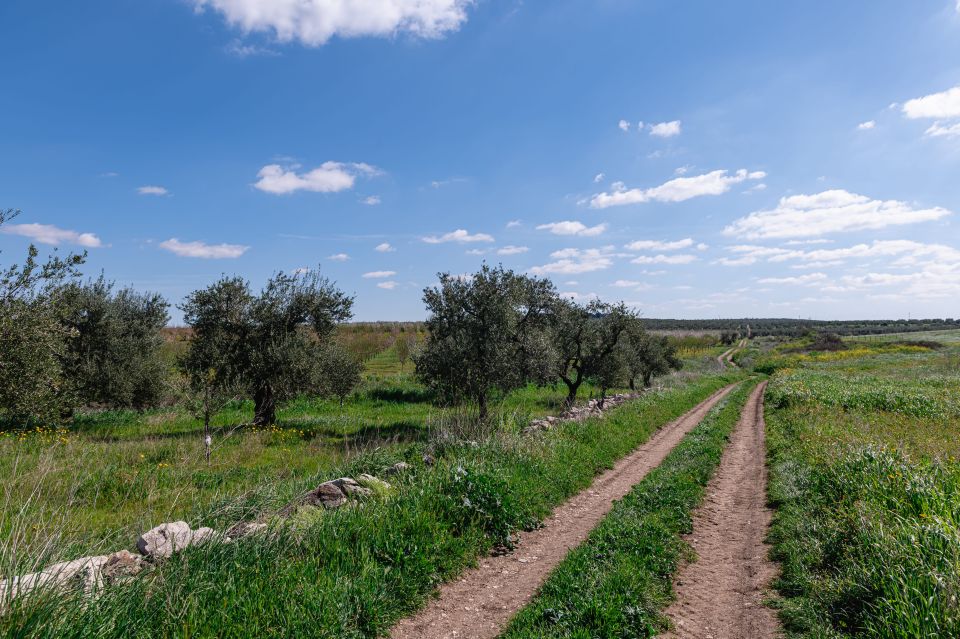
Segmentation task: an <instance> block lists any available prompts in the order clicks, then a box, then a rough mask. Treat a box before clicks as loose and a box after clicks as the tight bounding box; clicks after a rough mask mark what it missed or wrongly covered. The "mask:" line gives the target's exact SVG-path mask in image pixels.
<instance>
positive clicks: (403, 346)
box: [393, 334, 412, 372]
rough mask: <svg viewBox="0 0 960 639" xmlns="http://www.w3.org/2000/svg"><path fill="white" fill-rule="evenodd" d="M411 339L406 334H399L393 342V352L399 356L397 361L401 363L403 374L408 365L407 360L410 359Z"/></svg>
mask: <svg viewBox="0 0 960 639" xmlns="http://www.w3.org/2000/svg"><path fill="white" fill-rule="evenodd" d="M411 339H412V338H411V337H408V336H407V335H405V334H399V335H397V337H396V339H394V340H393V351H394V352H395V353H396V354H397V361H399V362H400V371H401V372H403V369H404V367H405V366H406V365H407V360H408V359H410V350H411V349H410V341H411Z"/></svg>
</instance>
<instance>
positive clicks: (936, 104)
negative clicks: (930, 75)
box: [902, 86, 960, 120]
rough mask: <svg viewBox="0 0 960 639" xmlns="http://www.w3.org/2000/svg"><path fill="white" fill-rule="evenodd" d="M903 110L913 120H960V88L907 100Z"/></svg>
mask: <svg viewBox="0 0 960 639" xmlns="http://www.w3.org/2000/svg"><path fill="white" fill-rule="evenodd" d="M902 108H903V114H904V115H905V116H907V117H908V118H910V119H912V120H916V119H920V118H938V119H944V118H960V86H957V87H953V88H952V89H947V90H946V91H942V92H940V93H931V94H930V95H925V96H923V97H922V98H914V99H913V100H907V101H906V102H904V104H903V107H902Z"/></svg>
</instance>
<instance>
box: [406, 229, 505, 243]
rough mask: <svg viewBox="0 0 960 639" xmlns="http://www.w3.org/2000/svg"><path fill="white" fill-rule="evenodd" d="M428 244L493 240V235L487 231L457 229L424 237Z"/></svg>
mask: <svg viewBox="0 0 960 639" xmlns="http://www.w3.org/2000/svg"><path fill="white" fill-rule="evenodd" d="M422 239H423V241H424V242H426V243H427V244H443V243H444V242H460V243H461V244H462V243H465V242H493V241H494V240H493V236H492V235H487V234H486V233H474V234H472V235H471V234H470V233H468V232H467V231H466V230H464V229H457V230H456V231H450V232H449V233H444V234H443V235H439V236H437V235H428V236H427V237H424V238H422Z"/></svg>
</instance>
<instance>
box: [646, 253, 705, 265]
mask: <svg viewBox="0 0 960 639" xmlns="http://www.w3.org/2000/svg"><path fill="white" fill-rule="evenodd" d="M698 259H699V258H698V257H697V256H696V255H687V254H683V255H663V254H660V255H653V256H651V255H641V256H640V257H635V258H633V259H632V260H630V262H631V263H632V264H690V263H691V262H696V261H697V260H698Z"/></svg>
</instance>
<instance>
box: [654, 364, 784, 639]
mask: <svg viewBox="0 0 960 639" xmlns="http://www.w3.org/2000/svg"><path fill="white" fill-rule="evenodd" d="M765 388H766V382H763V383H761V384H760V385H758V386H757V388H756V389H755V390H754V391H753V393H752V394H751V395H750V398H749V399H748V400H747V404H746V406H745V407H744V409H743V413H742V414H741V417H740V421H739V422H738V424H737V426H736V428H735V429H734V432H733V433H732V435H731V437H730V442H729V444H728V445H727V449H726V451H724V454H723V457H722V459H721V460H720V466H719V468H718V469H717V473H716V475H714V477H713V479H712V480H711V481H710V483H709V484H708V485H707V497H706V500H705V501H704V503H703V505H702V506H700V507H699V508H698V509H697V511H696V512H695V513H694V517H693V534H692V535H690V536H689V537H688V538H687V539H688V541H690V543H691V545H692V546H693V549H694V551H695V552H696V554H697V557H698V559H697V560H696V561H695V562H693V563H690V564H687V565H686V566H684V567H683V568H682V569H681V570H680V572H679V574H678V575H677V578H676V580H675V581H674V589H675V592H676V596H677V599H676V601H675V602H674V603H673V604H671V605H670V607H669V608H667V611H666V614H667V616H668V617H670V619H671V621H672V622H673V626H674V629H673V630H672V631H671V632H669V633H667V634H665V635H664V637H669V638H683V639H688V638H689V639H740V638H743V637H750V638H751V639H765V638H768V637H776V636H777V635H778V630H779V624H778V623H777V617H776V613H775V612H774V611H773V610H772V609H771V608H769V607H767V606H765V605H764V603H763V600H764V598H765V597H766V596H767V594H768V592H769V586H770V582H771V581H772V579H773V578H774V576H775V575H776V573H777V567H776V565H775V564H774V563H773V562H772V561H771V560H770V559H769V557H768V550H769V548H768V546H767V545H766V543H764V538H765V537H766V534H767V529H768V528H769V526H770V518H771V511H770V509H769V508H767V505H766V495H767V490H766V487H767V466H766V449H765V445H764V421H763V392H764V389H765Z"/></svg>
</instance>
